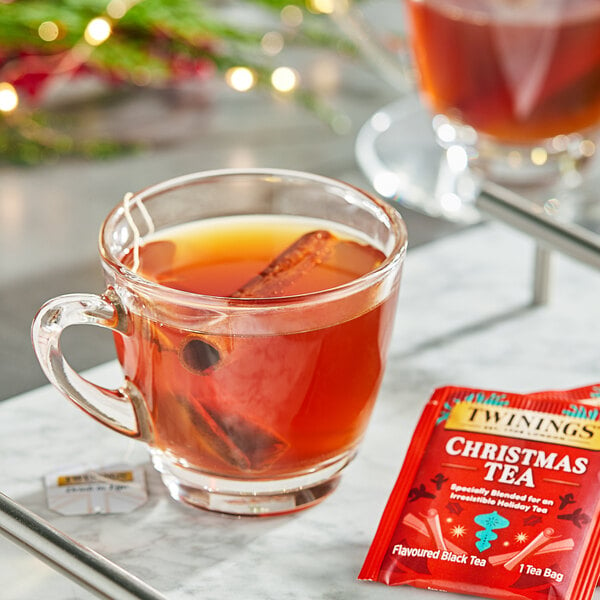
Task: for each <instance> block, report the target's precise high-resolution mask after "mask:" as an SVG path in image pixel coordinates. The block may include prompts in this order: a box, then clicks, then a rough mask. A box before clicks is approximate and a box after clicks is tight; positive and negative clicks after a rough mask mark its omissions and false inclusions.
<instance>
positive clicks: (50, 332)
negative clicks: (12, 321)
mask: <svg viewBox="0 0 600 600" xmlns="http://www.w3.org/2000/svg"><path fill="white" fill-rule="evenodd" d="M70 325H98V326H99V327H105V328H107V329H112V330H113V331H117V332H119V333H121V334H122V335H127V325H128V323H127V313H126V311H125V309H124V308H123V306H122V305H121V303H120V301H119V298H118V296H117V294H116V293H115V292H114V290H112V289H111V288H109V289H108V290H107V291H106V292H105V293H104V294H103V295H102V296H98V295H96V294H66V295H63V296H58V297H57V298H53V299H52V300H49V301H48V302H46V303H45V304H44V305H43V306H42V308H41V309H40V310H39V312H38V313H37V315H36V316H35V318H34V320H33V324H32V327H31V337H32V342H33V347H34V349H35V353H36V355H37V358H38V361H39V363H40V365H41V367H42V370H43V371H44V373H45V375H46V377H47V378H48V379H49V381H50V382H51V383H52V384H53V385H54V386H55V387H56V388H58V389H59V390H60V391H61V392H62V393H63V394H64V395H65V396H67V397H68V398H69V399H70V400H72V401H73V402H74V403H75V404H76V405H77V406H79V408H81V409H82V410H84V411H85V412H86V413H88V414H89V415H90V416H92V417H93V418H95V419H96V420H98V421H100V423H102V424H103V425H106V426H107V427H109V428H110V429H113V430H115V431H117V432H118V433H121V434H124V435H126V436H129V437H133V438H137V439H140V440H143V441H145V442H149V441H151V439H152V437H153V436H152V426H151V421H150V417H149V415H148V411H147V409H146V404H145V402H144V399H143V397H142V394H141V393H140V391H139V390H138V389H137V388H136V387H135V386H134V385H133V384H132V383H131V382H129V381H127V382H126V383H125V386H124V387H122V388H119V389H115V390H111V389H108V388H105V387H102V386H99V385H96V384H95V383H92V382H91V381H88V380H87V379H84V378H83V377H81V375H79V374H78V373H77V372H76V371H75V370H74V369H73V368H72V367H71V366H70V365H69V363H68V362H67V360H66V359H65V357H64V355H63V353H62V350H61V347H60V336H61V334H62V332H63V330H64V329H65V328H66V327H69V326H70Z"/></svg>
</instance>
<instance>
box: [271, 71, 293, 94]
mask: <svg viewBox="0 0 600 600" xmlns="http://www.w3.org/2000/svg"><path fill="white" fill-rule="evenodd" d="M298 81H299V76H298V73H297V72H296V71H295V70H294V69H291V68H290V67H277V68H276V69H275V70H274V71H273V73H272V74H271V84H272V86H273V87H274V88H275V89H276V90H277V91H278V92H284V93H285V92H291V91H292V90H294V89H295V88H296V87H297V86H298Z"/></svg>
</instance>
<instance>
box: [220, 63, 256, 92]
mask: <svg viewBox="0 0 600 600" xmlns="http://www.w3.org/2000/svg"><path fill="white" fill-rule="evenodd" d="M225 81H226V82H227V85H229V87H231V88H233V89H234V90H236V91H237V92H247V91H248V90H250V89H252V88H253V87H254V85H255V83H256V77H255V75H254V73H253V72H252V70H251V69H249V68H248V67H231V68H230V69H227V71H226V72H225Z"/></svg>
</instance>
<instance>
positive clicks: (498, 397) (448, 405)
mask: <svg viewBox="0 0 600 600" xmlns="http://www.w3.org/2000/svg"><path fill="white" fill-rule="evenodd" d="M504 398H506V394H496V392H492V393H491V394H489V395H486V394H484V393H483V392H476V393H475V392H472V393H470V394H467V395H466V396H465V397H464V398H452V400H449V401H446V402H444V406H443V410H442V412H441V414H440V416H439V417H438V420H437V421H436V425H439V424H440V423H443V422H444V421H446V420H447V419H448V417H449V416H450V411H451V410H452V407H453V406H454V405H456V404H458V403H460V402H476V403H478V404H490V405H493V406H508V404H509V401H508V400H505V399H504Z"/></svg>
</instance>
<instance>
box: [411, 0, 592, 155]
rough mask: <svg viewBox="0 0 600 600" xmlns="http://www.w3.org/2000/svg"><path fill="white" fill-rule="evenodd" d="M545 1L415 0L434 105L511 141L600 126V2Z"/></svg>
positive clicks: (424, 73)
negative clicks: (532, 10) (534, 4)
mask: <svg viewBox="0 0 600 600" xmlns="http://www.w3.org/2000/svg"><path fill="white" fill-rule="evenodd" d="M529 4H531V3H529ZM538 4H539V5H540V6H538V8H537V9H536V14H535V15H532V16H529V15H527V14H526V13H525V14H523V11H524V10H525V9H526V8H527V3H526V2H520V1H517V2H514V1H510V2H508V1H506V0H494V1H492V2H489V3H487V5H485V6H487V10H485V11H484V10H482V9H481V6H482V5H483V3H479V6H480V9H474V8H473V7H472V5H471V7H469V4H468V3H467V2H463V1H457V0H452V1H447V0H442V1H438V0H427V1H416V0H409V1H408V3H407V6H408V16H409V19H410V24H411V28H412V37H413V51H414V55H415V59H416V62H417V64H418V70H419V73H420V77H421V88H422V90H423V92H424V93H425V96H426V99H427V100H428V102H429V103H430V105H431V108H432V109H433V110H434V111H436V112H438V113H441V114H444V115H446V116H448V117H450V118H453V119H455V120H456V121H458V122H459V123H463V124H467V125H470V126H472V127H474V128H475V129H476V130H477V131H478V132H479V133H483V134H487V135H489V136H493V137H494V138H495V139H497V140H500V141H502V142H505V143H517V144H527V143H531V142H535V141H537V140H543V139H546V138H552V137H554V136H556V135H558V134H569V133H573V132H581V131H585V130H586V129H588V128H592V127H595V126H597V125H598V124H599V123H600V5H599V4H598V3H597V2H596V3H593V2H588V3H587V4H586V7H587V8H585V9H583V8H582V5H581V4H580V3H579V2H577V1H576V0H568V1H565V2H562V4H561V3H558V4H556V3H552V2H548V3H546V5H544V3H538ZM592 5H593V6H592ZM521 9H523V10H521ZM519 15H520V16H519Z"/></svg>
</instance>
